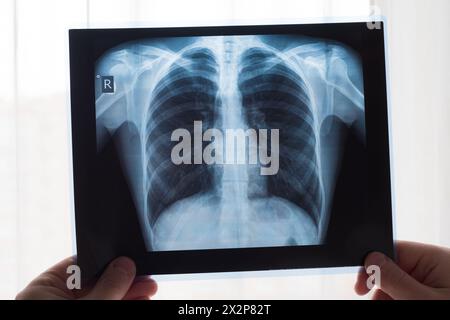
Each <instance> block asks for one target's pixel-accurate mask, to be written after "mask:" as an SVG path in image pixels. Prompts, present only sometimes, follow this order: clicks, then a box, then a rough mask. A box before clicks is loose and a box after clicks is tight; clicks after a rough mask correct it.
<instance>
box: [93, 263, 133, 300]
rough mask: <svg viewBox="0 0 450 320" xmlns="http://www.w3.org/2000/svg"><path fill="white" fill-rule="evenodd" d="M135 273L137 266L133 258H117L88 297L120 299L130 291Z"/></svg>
mask: <svg viewBox="0 0 450 320" xmlns="http://www.w3.org/2000/svg"><path fill="white" fill-rule="evenodd" d="M135 275H136V266H135V264H134V262H133V260H131V259H129V258H126V257H120V258H117V259H115V260H114V261H113V262H111V263H110V264H109V266H108V267H107V268H106V270H105V272H103V274H102V276H101V277H100V279H99V280H98V281H97V283H96V284H95V286H94V288H93V289H92V290H91V292H90V293H89V294H88V295H87V296H86V299H95V300H120V299H122V298H123V297H124V296H125V295H126V293H127V292H128V289H129V288H130V286H131V284H132V283H133V280H134V277H135Z"/></svg>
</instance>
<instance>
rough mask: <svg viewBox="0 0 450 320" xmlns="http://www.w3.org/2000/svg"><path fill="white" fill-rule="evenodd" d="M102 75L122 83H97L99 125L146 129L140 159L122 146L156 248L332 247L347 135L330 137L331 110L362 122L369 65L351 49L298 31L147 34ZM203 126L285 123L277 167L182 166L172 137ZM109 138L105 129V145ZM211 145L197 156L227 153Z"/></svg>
mask: <svg viewBox="0 0 450 320" xmlns="http://www.w3.org/2000/svg"><path fill="white" fill-rule="evenodd" d="M96 74H98V75H101V76H112V77H113V78H114V84H115V92H114V93H113V94H111V93H108V94H106V93H102V92H101V90H100V86H101V83H99V82H96V86H97V87H96V115H97V116H96V118H97V127H99V128H102V130H98V132H102V131H104V129H106V130H108V131H109V132H110V133H113V132H114V131H115V130H116V129H117V128H119V127H120V126H121V125H123V124H124V123H128V124H133V125H134V126H135V127H136V128H138V131H139V137H140V148H141V152H140V153H139V154H129V151H127V149H125V148H123V149H121V150H117V151H118V153H119V154H121V163H122V166H123V170H124V173H125V176H126V177H127V181H128V185H129V188H130V191H131V193H132V194H133V199H134V202H135V206H136V208H137V211H138V212H137V214H138V216H139V221H140V224H141V229H142V233H143V236H144V239H145V242H146V246H147V249H148V250H153V251H162V250H194V249H217V248H242V247H271V246H286V245H318V244H321V243H323V241H324V239H325V236H326V231H327V224H328V221H329V218H330V217H329V216H330V207H331V204H332V201H333V190H334V186H335V180H336V178H335V177H336V172H337V171H338V170H339V161H340V156H341V148H340V145H341V144H342V140H341V137H340V136H338V135H336V136H334V135H328V136H327V137H329V138H327V139H328V140H327V141H323V139H322V138H321V133H323V132H326V131H327V130H328V129H329V128H327V127H326V125H322V124H323V123H326V122H325V121H324V120H325V119H326V118H327V117H330V116H333V117H337V118H339V119H341V120H342V121H343V122H344V123H347V125H348V126H350V125H353V124H355V123H358V126H359V127H360V128H361V123H362V124H363V123H364V95H363V93H362V87H363V86H362V71H361V64H360V60H359V58H358V56H357V55H356V54H355V53H354V52H352V51H351V50H350V49H348V48H346V47H345V46H343V45H340V44H337V43H335V42H333V43H332V42H327V41H325V40H319V39H310V38H304V37H295V36H222V37H189V38H172V39H144V40H141V41H135V42H130V43H125V44H123V45H121V46H118V47H116V48H114V49H112V50H110V51H109V52H107V53H105V54H104V55H103V56H102V57H101V58H100V59H99V60H98V61H97V65H96ZM195 121H197V122H199V121H201V123H202V129H203V133H204V132H206V131H207V130H208V129H217V130H219V131H221V132H225V131H226V130H227V129H230V130H239V129H242V130H244V131H245V130H248V129H254V130H255V132H260V131H258V130H264V129H266V130H267V131H266V132H269V136H270V132H271V130H274V129H278V130H279V170H278V171H277V172H276V174H274V175H262V174H261V171H260V169H261V166H264V164H262V163H260V162H258V163H256V164H252V163H245V164H242V163H225V164H224V163H215V164H209V165H208V164H205V163H204V162H201V163H197V164H194V163H193V162H192V163H190V164H186V163H181V164H175V163H174V162H173V161H172V159H171V151H172V149H173V147H174V146H175V145H176V144H177V143H178V142H177V141H172V140H171V136H172V133H173V132H174V131H175V130H177V129H180V128H181V129H185V130H187V132H189V134H190V136H191V137H192V138H193V137H194V136H195V132H194V122H195ZM360 135H361V139H362V140H363V138H364V125H363V126H362V130H361V132H360ZM105 139H106V138H105V137H104V136H101V135H98V137H97V143H98V149H99V151H100V150H101V148H102V146H103V145H104V144H105V143H106V142H105V141H104V140H105ZM126 139H127V137H122V141H126ZM252 139H255V137H246V147H247V146H248V145H250V144H251V142H254V143H256V146H257V148H259V149H261V148H265V147H264V146H262V145H261V144H260V142H261V141H260V139H261V136H257V137H256V141H250V140H252ZM211 140H212V141H202V140H201V141H200V142H198V141H197V142H192V144H191V148H190V150H189V152H190V155H191V156H192V159H193V158H194V155H195V154H196V152H200V154H201V152H202V150H204V148H205V147H206V146H207V145H209V144H211V145H212V146H216V147H217V149H216V150H215V152H216V153H218V152H219V153H221V152H222V150H223V151H225V150H226V148H224V149H222V148H223V146H222V144H219V142H218V141H215V140H214V139H211ZM269 142H270V139H269ZM330 146H332V147H330ZM236 148H239V147H238V146H237V147H236ZM267 148H268V150H266V151H267V152H268V154H271V153H273V152H272V151H273V150H274V148H273V145H272V144H271V143H269V144H267ZM246 152H250V151H249V150H246ZM246 156H247V157H249V154H246ZM136 168H137V169H136Z"/></svg>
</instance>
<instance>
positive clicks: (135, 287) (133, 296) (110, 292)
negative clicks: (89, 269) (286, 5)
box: [16, 257, 157, 300]
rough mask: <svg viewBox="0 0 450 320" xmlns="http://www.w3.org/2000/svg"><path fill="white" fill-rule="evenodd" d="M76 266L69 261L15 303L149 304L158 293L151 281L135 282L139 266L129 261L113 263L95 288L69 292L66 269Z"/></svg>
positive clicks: (41, 278) (49, 272)
mask: <svg viewBox="0 0 450 320" xmlns="http://www.w3.org/2000/svg"><path fill="white" fill-rule="evenodd" d="M73 264H75V259H74V257H70V258H67V259H65V260H63V261H61V262H60V263H58V264H57V265H55V266H53V267H52V268H50V269H48V270H47V271H45V272H44V273H42V274H41V275H40V276H38V277H37V278H36V279H34V280H33V281H32V282H31V283H30V284H29V285H28V286H27V287H26V288H25V289H24V290H22V292H20V293H19V294H18V295H17V297H16V299H18V300H44V299H59V300H65V299H68V300H75V299H98V300H120V299H123V300H149V299H150V297H151V296H153V295H154V294H155V293H156V290H157V285H156V282H155V281H154V280H153V279H151V278H149V277H144V278H136V266H135V264H134V262H133V261H132V260H131V259H129V258H126V257H120V258H117V259H115V260H114V261H112V262H111V263H110V264H109V266H108V267H107V268H106V270H105V272H104V273H103V274H102V276H101V277H100V278H99V280H98V281H97V283H96V284H95V285H94V286H93V287H92V288H84V289H83V288H82V289H81V290H76V289H74V290H70V289H69V288H67V284H66V280H67V277H68V276H69V275H68V274H67V273H66V271H67V267H68V266H70V265H73Z"/></svg>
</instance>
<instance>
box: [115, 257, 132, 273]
mask: <svg viewBox="0 0 450 320" xmlns="http://www.w3.org/2000/svg"><path fill="white" fill-rule="evenodd" d="M113 267H114V269H115V270H118V271H120V272H123V273H126V274H127V275H130V276H134V273H135V268H136V267H135V265H134V262H133V260H131V259H130V258H127V257H120V258H117V259H116V260H115V261H114V264H113Z"/></svg>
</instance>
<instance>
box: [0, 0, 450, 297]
mask: <svg viewBox="0 0 450 320" xmlns="http://www.w3.org/2000/svg"><path fill="white" fill-rule="evenodd" d="M375 3H376V4H377V5H379V6H380V8H381V10H382V12H381V13H382V14H384V15H386V16H387V18H388V36H389V45H388V47H389V65H390V73H389V75H390V80H391V102H392V103H391V113H392V118H391V120H392V128H393V130H392V134H393V136H392V137H393V151H394V152H393V155H394V158H393V160H394V163H393V170H394V177H395V183H394V191H395V195H396V199H395V200H396V208H395V209H396V235H397V238H400V239H407V240H415V241H421V242H428V243H435V244H441V245H446V246H449V245H450V235H449V233H448V228H449V226H450V213H449V209H450V197H449V192H448V190H449V189H450V165H449V164H450V153H449V151H448V150H449V147H448V142H447V138H448V137H449V136H450V126H449V123H450V112H449V108H450V81H449V80H448V75H449V74H450V62H449V57H450V19H448V14H449V13H450V1H448V0H388V1H383V0H379V1H377V0H374V1H369V0H291V1H289V0H273V1H268V0H255V1H250V0H220V1H219V0H214V1H211V0H209V1H208V0H191V1H187V0H186V1H181V0H180V1H175V0H157V1H154V0H148V1H144V0H134V1H130V0H128V1H125V0H123V1H119V0H90V1H89V0H17V1H14V0H2V1H0V46H1V47H0V298H13V297H14V296H15V294H16V293H17V292H18V290H20V289H21V288H23V287H24V286H25V285H26V284H27V283H28V282H29V281H30V280H31V279H32V278H34V277H35V276H36V275H38V274H39V273H40V272H42V271H43V270H44V269H46V268H47V267H49V266H50V265H52V264H54V263H55V262H57V261H58V260H60V259H62V258H64V257H66V256H69V255H71V254H72V252H73V235H72V221H71V219H72V217H71V199H72V194H71V190H70V175H71V171H70V136H69V130H68V115H69V113H68V111H69V109H68V107H69V106H68V102H69V100H68V99H69V95H68V53H67V30H68V28H70V27H82V28H84V27H111V26H132V25H136V24H138V25H142V26H155V25H160V26H175V25H208V24H217V25H220V24H222V25H224V24H227V23H236V22H244V23H245V22H247V23H264V22H281V23H282V22H292V21H295V20H298V19H305V18H312V17H339V16H341V17H342V16H345V17H348V16H364V15H367V14H369V13H370V12H371V11H372V13H373V11H374V10H373V9H371V4H375ZM375 13H376V12H375ZM324 273H327V274H324ZM257 275H258V274H253V275H251V276H250V275H249V274H245V275H237V276H235V277H233V278H231V279H230V278H229V276H227V277H225V276H224V275H221V276H219V277H216V278H213V279H211V278H208V279H204V280H200V278H198V277H197V278H195V279H192V278H191V279H190V280H179V279H171V280H164V281H162V282H160V286H159V287H160V288H159V292H158V294H157V296H156V297H157V298H181V299H188V298H233V299H234V298H235V299H239V298H256V299H257V298H288V299H289V298H325V299H327V298H337V299H340V298H354V297H356V296H355V295H354V293H353V282H354V278H355V275H354V274H352V273H348V272H344V271H343V270H340V271H338V272H334V273H330V272H326V271H323V270H322V271H315V272H314V273H310V272H303V273H302V274H301V275H298V274H292V273H289V272H278V273H277V276H275V275H273V274H272V275H269V276H265V277H257Z"/></svg>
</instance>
